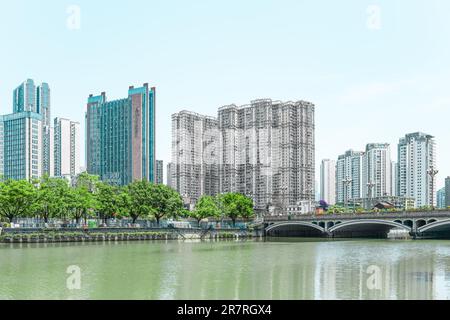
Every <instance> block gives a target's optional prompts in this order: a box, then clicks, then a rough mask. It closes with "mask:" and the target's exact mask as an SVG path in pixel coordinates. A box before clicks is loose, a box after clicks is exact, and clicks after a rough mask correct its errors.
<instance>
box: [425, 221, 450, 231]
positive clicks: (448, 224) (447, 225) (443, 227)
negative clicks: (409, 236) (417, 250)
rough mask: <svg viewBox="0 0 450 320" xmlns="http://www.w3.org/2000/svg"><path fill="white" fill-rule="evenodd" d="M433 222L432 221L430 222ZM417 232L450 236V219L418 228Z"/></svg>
mask: <svg viewBox="0 0 450 320" xmlns="http://www.w3.org/2000/svg"><path fill="white" fill-rule="evenodd" d="M430 221H431V220H430ZM417 232H419V233H426V232H436V233H448V234H450V219H445V220H440V221H436V220H435V221H434V222H431V223H429V224H426V225H424V226H421V227H420V228H419V227H418V228H417Z"/></svg>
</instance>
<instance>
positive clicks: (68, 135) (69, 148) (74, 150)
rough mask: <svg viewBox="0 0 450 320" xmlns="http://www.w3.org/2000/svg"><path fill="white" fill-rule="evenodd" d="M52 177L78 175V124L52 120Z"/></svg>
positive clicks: (65, 120)
mask: <svg viewBox="0 0 450 320" xmlns="http://www.w3.org/2000/svg"><path fill="white" fill-rule="evenodd" d="M53 152H54V161H55V165H54V176H56V177H64V176H76V175H77V174H79V173H80V166H81V163H80V124H79V123H78V122H74V121H71V120H68V119H63V118H55V120H54V148H53Z"/></svg>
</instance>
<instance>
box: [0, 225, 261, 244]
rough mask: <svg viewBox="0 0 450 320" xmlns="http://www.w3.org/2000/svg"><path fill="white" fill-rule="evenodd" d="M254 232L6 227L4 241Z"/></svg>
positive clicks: (160, 237)
mask: <svg viewBox="0 0 450 320" xmlns="http://www.w3.org/2000/svg"><path fill="white" fill-rule="evenodd" d="M254 236H256V235H255V233H254V232H252V231H250V230H243V229H223V230H220V229H219V230H217V229H212V228H210V229H202V228H188V229H183V228H148V229H143V228H93V229H85V230H80V229H69V228H67V229H50V228H25V229H21V228H14V229H3V230H2V232H1V234H0V242H3V243H59V242H104V241H108V242H110V241H144V240H194V239H199V240H215V239H246V238H253V237H254Z"/></svg>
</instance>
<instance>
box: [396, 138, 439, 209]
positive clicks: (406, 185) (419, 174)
mask: <svg viewBox="0 0 450 320" xmlns="http://www.w3.org/2000/svg"><path fill="white" fill-rule="evenodd" d="M430 169H434V170H436V151H435V141H434V137H433V136H431V135H428V134H425V133H422V132H416V133H411V134H407V135H406V136H405V137H404V138H401V139H400V141H399V144H398V182H397V183H398V195H399V196H405V197H411V198H414V199H415V200H416V206H417V207H422V206H429V205H434V206H435V205H436V191H437V189H436V179H432V178H431V175H429V174H428V171H429V170H430Z"/></svg>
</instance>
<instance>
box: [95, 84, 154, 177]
mask: <svg viewBox="0 0 450 320" xmlns="http://www.w3.org/2000/svg"><path fill="white" fill-rule="evenodd" d="M155 94H156V92H155V88H149V87H148V84H144V85H143V86H142V87H140V88H134V87H133V86H131V87H129V90H128V97H127V98H124V99H120V100H114V101H107V100H106V94H105V93H104V92H103V93H102V94H101V95H99V96H93V95H90V96H89V98H88V103H87V111H86V164H87V172H88V173H90V174H95V175H98V176H100V179H101V180H102V181H106V182H109V183H112V184H117V185H126V184H128V183H130V182H132V181H134V180H148V181H151V182H155V179H156V158H155Z"/></svg>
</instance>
